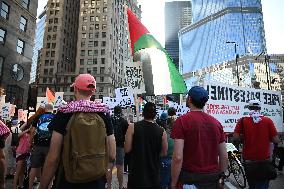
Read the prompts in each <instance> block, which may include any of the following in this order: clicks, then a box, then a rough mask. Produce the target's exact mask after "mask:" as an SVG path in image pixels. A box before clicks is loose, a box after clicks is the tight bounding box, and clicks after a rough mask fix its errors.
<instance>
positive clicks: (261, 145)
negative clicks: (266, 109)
mask: <svg viewBox="0 0 284 189" xmlns="http://www.w3.org/2000/svg"><path fill="white" fill-rule="evenodd" d="M261 119H262V120H261V121H260V122H259V123H253V120H252V118H251V117H246V118H243V126H242V121H241V120H242V119H240V120H239V121H238V123H237V126H236V128H235V133H238V134H244V148H243V157H244V159H246V160H265V159H269V156H270V149H269V148H270V142H271V139H272V138H273V137H275V136H276V135H277V131H276V128H275V126H274V124H273V121H272V120H271V119H269V118H268V117H261Z"/></svg>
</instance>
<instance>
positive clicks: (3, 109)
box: [1, 102, 11, 120]
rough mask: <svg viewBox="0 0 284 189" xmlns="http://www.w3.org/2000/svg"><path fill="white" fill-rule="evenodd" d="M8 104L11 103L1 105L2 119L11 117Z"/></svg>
mask: <svg viewBox="0 0 284 189" xmlns="http://www.w3.org/2000/svg"><path fill="white" fill-rule="evenodd" d="M10 106H11V104H10V103H9V102H8V103H4V104H2V105H1V118H2V119H4V120H9V119H10V118H11V116H10Z"/></svg>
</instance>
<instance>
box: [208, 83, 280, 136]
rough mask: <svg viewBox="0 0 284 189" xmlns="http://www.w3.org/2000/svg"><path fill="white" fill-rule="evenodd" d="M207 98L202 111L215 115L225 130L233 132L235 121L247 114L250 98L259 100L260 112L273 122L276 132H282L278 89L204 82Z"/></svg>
mask: <svg viewBox="0 0 284 189" xmlns="http://www.w3.org/2000/svg"><path fill="white" fill-rule="evenodd" d="M205 89H207V91H208V92H209V100H208V102H207V104H206V106H205V108H204V111H205V112H206V113H208V114H210V115H212V116H213V117H215V118H216V119H217V120H218V121H220V123H221V124H222V126H223V129H224V131H225V132H233V131H234V129H235V126H236V124H237V121H238V120H239V119H240V118H241V117H244V116H248V115H249V110H248V109H247V105H248V102H249V101H250V100H254V99H256V100H259V101H260V102H261V114H262V115H264V116H266V117H269V118H270V119H272V121H273V122H274V125H275V127H276V129H277V131H278V132H283V131H284V129H283V124H282V123H283V122H282V121H283V116H282V115H283V111H282V100H281V92H280V91H270V90H262V89H254V88H244V87H238V86H231V85H227V84H223V83H215V82H214V83H205Z"/></svg>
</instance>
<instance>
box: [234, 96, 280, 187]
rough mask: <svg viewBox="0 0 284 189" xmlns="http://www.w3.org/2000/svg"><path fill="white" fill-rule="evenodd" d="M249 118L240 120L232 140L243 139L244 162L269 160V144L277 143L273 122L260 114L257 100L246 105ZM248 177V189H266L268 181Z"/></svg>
mask: <svg viewBox="0 0 284 189" xmlns="http://www.w3.org/2000/svg"><path fill="white" fill-rule="evenodd" d="M248 109H249V110H250V117H243V118H241V119H240V120H239V121H238V123H237V126H236V128H235V132H234V138H235V139H239V138H240V135H243V138H244V147H243V158H244V160H245V161H246V162H254V161H263V160H269V158H270V155H271V154H270V143H271V142H273V143H278V142H279V138H278V136H277V131H276V128H275V126H274V124H273V121H272V120H271V119H270V118H268V117H264V116H262V115H261V114H260V110H261V104H260V101H258V100H251V101H250V102H249V104H248ZM247 176H248V184H249V188H250V189H257V188H262V189H265V188H268V187H269V180H253V181H252V180H251V179H250V178H249V175H247Z"/></svg>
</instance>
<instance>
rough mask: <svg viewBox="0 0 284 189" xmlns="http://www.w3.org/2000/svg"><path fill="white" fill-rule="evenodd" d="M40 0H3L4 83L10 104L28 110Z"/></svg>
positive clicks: (0, 52)
mask: <svg viewBox="0 0 284 189" xmlns="http://www.w3.org/2000/svg"><path fill="white" fill-rule="evenodd" d="M37 6H38V1H37V0H13V1H11V0H0V83H1V86H2V87H3V88H4V89H5V94H6V102H10V103H12V104H15V105H17V108H26V106H27V98H28V89H29V81H30V70H31V64H32V56H33V46H34V36H35V28H36V14H37Z"/></svg>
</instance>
